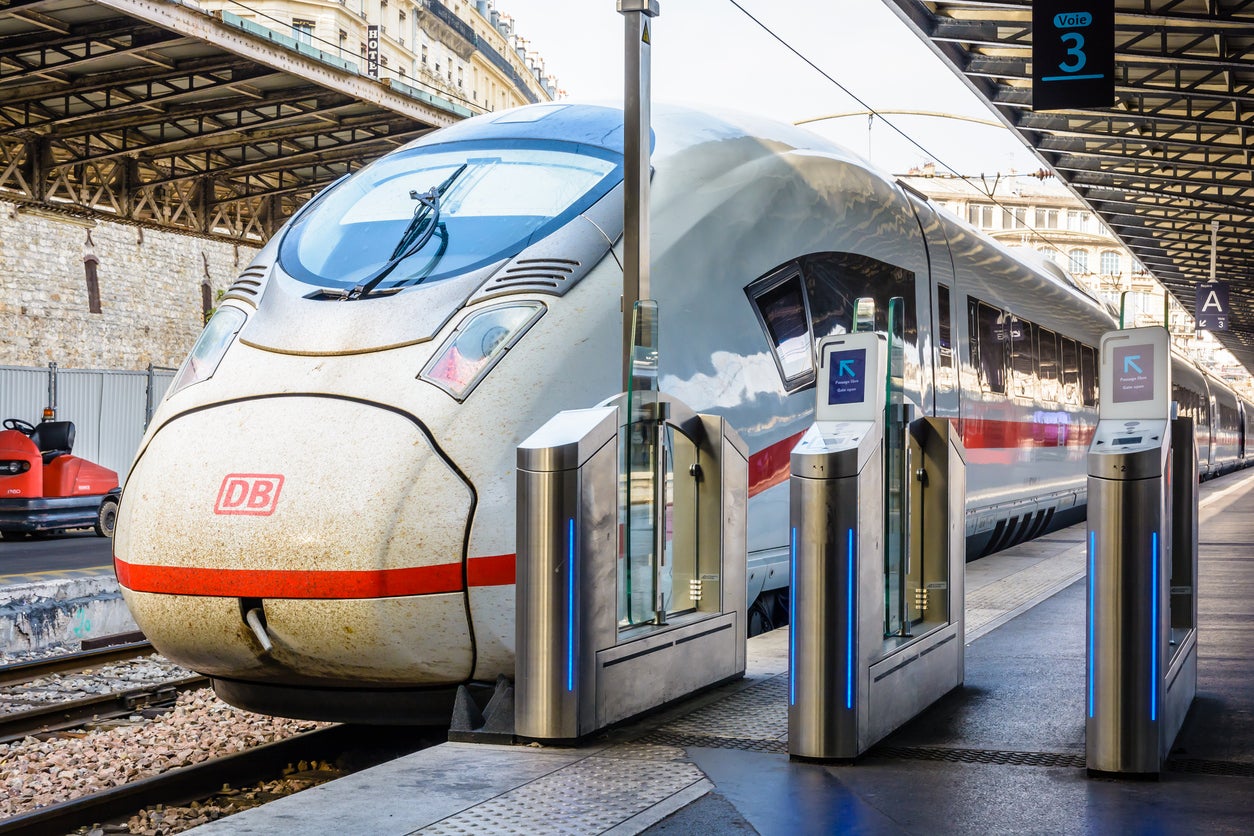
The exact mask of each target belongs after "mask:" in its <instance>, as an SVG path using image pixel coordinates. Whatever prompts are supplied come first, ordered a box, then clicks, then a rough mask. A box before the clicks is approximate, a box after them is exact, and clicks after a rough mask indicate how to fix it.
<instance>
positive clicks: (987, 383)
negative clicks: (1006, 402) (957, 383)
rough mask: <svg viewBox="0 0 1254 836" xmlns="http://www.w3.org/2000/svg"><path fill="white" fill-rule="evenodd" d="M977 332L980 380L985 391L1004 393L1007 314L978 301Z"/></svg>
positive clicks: (1008, 335) (1008, 334)
mask: <svg viewBox="0 0 1254 836" xmlns="http://www.w3.org/2000/svg"><path fill="white" fill-rule="evenodd" d="M978 317H979V323H978V327H977V329H976V332H977V333H978V334H979V343H980V356H979V361H980V363H979V369H980V382H981V384H982V385H983V387H984V390H985V391H986V392H993V393H995V394H998V395H1004V394H1006V351H1007V348H1008V347H1009V346H1008V343H1009V337H1010V333H1009V329H1008V328H1007V327H1006V320H1007V318H1008V317H1007V315H1006V314H1005V313H1003V312H1002V311H1000V310H998V309H997V308H994V307H991V306H989V305H986V304H984V303H983V302H981V303H980V306H979V312H978Z"/></svg>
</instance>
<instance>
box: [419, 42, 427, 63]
mask: <svg viewBox="0 0 1254 836" xmlns="http://www.w3.org/2000/svg"><path fill="white" fill-rule="evenodd" d="M419 57H420V59H421V61H422V63H424V64H425V63H427V45H426V44H423V45H422V52H421V53H420V54H419Z"/></svg>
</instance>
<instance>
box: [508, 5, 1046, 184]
mask: <svg viewBox="0 0 1254 836" xmlns="http://www.w3.org/2000/svg"><path fill="white" fill-rule="evenodd" d="M495 1H496V7H497V8H498V9H499V10H500V11H501V12H502V13H504V14H509V15H512V16H513V17H514V20H515V26H516V30H517V32H518V34H520V35H521V36H522V37H524V38H526V39H528V40H529V42H530V43H529V44H528V47H529V49H533V50H535V51H537V52H539V54H540V56H541V57H542V58H543V59H544V61H545V69H546V71H547V72H549V73H552V74H553V75H555V76H556V77H557V80H558V83H559V86H560V87H562V88H563V89H565V90H566V91H567V93H568V95H569V97H570V98H574V99H600V100H613V101H617V102H621V101H622V98H623V49H624V45H623V41H624V40H625V35H624V29H625V19H624V18H623V16H622V15H621V14H619V13H618V11H617V6H616V3H615V0H495ZM737 3H738V4H739V5H740V6H742V7H743V8H744V10H745V11H747V12H748V13H749V14H751V15H753V17H756V18H757V19H758V20H759V21H761V23H763V24H765V26H766V27H767V28H769V29H770V30H771V31H772V32H774V33H775V35H778V36H779V38H780V39H782V40H783V41H784V42H786V43H787V44H788V45H790V46H792V47H793V48H794V49H796V50H797V52H800V53H801V55H803V56H804V57H805V58H806V59H809V61H810V62H812V63H813V64H815V65H817V66H818V67H819V68H820V69H821V70H822V71H823V72H825V73H826V74H827V75H829V76H831V77H832V78H834V79H835V80H836V81H838V82H840V84H841V85H843V86H844V87H845V88H847V89H848V90H849V92H850V93H852V94H853V95H854V96H856V97H857V99H860V100H861V102H862V103H861V104H860V103H859V102H858V101H857V100H856V99H854V98H851V97H850V95H848V94H847V93H845V92H843V91H842V90H841V89H840V87H838V86H837V85H836V84H834V83H833V82H832V81H830V80H828V79H827V78H825V77H824V76H823V75H822V74H821V73H820V72H819V71H818V70H816V69H814V68H813V67H811V66H809V65H808V64H807V63H806V62H805V61H804V60H803V59H802V58H799V57H797V55H795V54H793V53H792V52H790V51H789V50H788V49H787V47H785V46H783V45H782V44H781V43H780V42H779V41H778V40H776V39H775V37H773V36H772V35H771V34H770V33H768V32H767V31H766V29H764V28H762V27H761V26H759V25H758V24H757V23H754V22H753V20H751V19H750V17H749V16H748V15H746V14H745V12H744V11H741V9H740V8H737V5H736V4H737ZM659 7H660V14H659V16H658V17H656V18H654V19H653V21H652V32H651V34H652V78H653V81H652V88H653V100H654V101H668V102H679V103H691V104H706V105H713V106H716V107H720V108H732V109H735V110H741V111H746V112H750V113H755V114H758V115H762V116H769V117H772V118H775V119H779V120H780V121H786V122H797V121H800V120H804V119H813V118H815V117H820V116H828V115H831V114H849V113H855V112H859V111H865V110H866V109H867V106H869V107H870V108H871V109H874V110H877V111H880V112H884V111H891V110H910V111H932V112H942V113H947V114H953V115H958V116H965V117H970V118H976V119H983V120H988V121H994V122H996V121H997V117H996V115H995V114H993V113H991V112H990V111H989V109H988V108H987V107H986V106H984V105H983V104H982V103H981V102H980V100H979V99H978V98H977V97H976V96H975V94H974V93H972V92H971V91H970V90H969V89H968V88H967V87H966V85H965V84H964V83H963V81H962V80H961V79H959V78H958V76H957V75H955V74H954V73H953V72H952V71H951V70H950V69H949V68H948V67H947V66H945V65H944V64H943V63H942V62H941V60H940V59H939V58H937V57H936V56H935V55H934V54H933V53H932V52H931V49H930V48H929V47H928V45H927V44H925V43H924V42H923V40H922V39H921V38H919V37H918V36H916V35H915V34H914V33H913V32H912V31H911V30H910V29H909V28H907V26H906V24H905V23H903V22H902V21H901V20H900V19H898V18H897V16H896V15H895V14H894V12H893V11H892V10H891V9H889V8H888V6H887V5H885V3H884V2H883V0H735V2H733V0H659ZM886 118H887V119H888V120H889V121H891V122H892V123H894V124H895V125H897V126H898V127H900V128H902V129H903V130H904V131H905V132H906V133H907V134H908V135H909V136H910V137H911V138H912V139H914V140H915V142H917V143H918V144H919V145H921V146H923V148H924V149H926V150H920V149H919V148H917V147H915V146H914V145H911V144H910V143H909V142H907V141H906V140H904V139H902V138H900V136H899V135H898V134H897V133H896V132H895V131H893V130H892V128H890V127H888V126H887V125H885V124H884V123H883V122H882V121H880V120H879V119H876V120H874V121H871V120H869V119H868V117H867V116H865V115H856V116H844V117H842V118H836V119H826V120H824V121H821V122H816V123H813V124H810V125H808V127H809V128H810V129H811V130H814V131H815V132H816V133H821V134H823V135H824V136H827V137H829V138H831V139H833V140H835V141H837V142H839V143H840V144H842V145H844V146H845V147H847V148H849V149H850V150H852V151H854V152H855V153H857V154H859V155H860V156H862V157H863V158H864V159H867V160H869V161H870V162H871V164H872V165H874V166H875V167H877V168H879V169H881V170H883V171H885V172H887V173H890V174H901V173H904V172H905V171H907V170H908V169H909V168H910V167H912V166H916V165H920V164H922V163H924V162H927V161H929V160H932V161H936V162H939V163H941V164H942V165H941V170H945V167H946V166H948V167H949V168H952V169H953V170H955V171H957V172H958V173H960V174H963V175H979V174H994V173H997V172H1001V173H1009V172H1010V171H1011V170H1017V171H1019V172H1026V171H1035V170H1036V169H1038V168H1040V167H1041V164H1040V162H1039V161H1038V160H1037V159H1036V157H1035V156H1033V155H1032V153H1031V152H1030V151H1028V150H1026V149H1025V148H1024V147H1023V145H1022V143H1021V142H1020V141H1019V140H1018V139H1017V138H1015V137H1014V135H1013V134H1012V133H1011V132H1010V131H1009V130H1007V129H1005V128H998V127H988V126H985V125H980V124H974V123H971V122H964V121H958V120H954V119H946V118H934V117H926V116H898V115H887V116H886Z"/></svg>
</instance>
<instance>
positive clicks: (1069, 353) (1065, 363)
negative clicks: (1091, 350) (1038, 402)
mask: <svg viewBox="0 0 1254 836" xmlns="http://www.w3.org/2000/svg"><path fill="white" fill-rule="evenodd" d="M1062 399H1063V400H1064V401H1066V402H1067V403H1073V404H1078V403H1079V402H1080V351H1079V349H1078V348H1077V347H1076V343H1075V340H1073V339H1071V338H1070V337H1063V338H1062Z"/></svg>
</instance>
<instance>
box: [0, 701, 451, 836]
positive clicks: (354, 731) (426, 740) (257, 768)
mask: <svg viewBox="0 0 1254 836" xmlns="http://www.w3.org/2000/svg"><path fill="white" fill-rule="evenodd" d="M436 732H439V734H438V735H437V734H436ZM442 734H443V730H442V729H441V730H414V729H404V730H398V729H392V728H387V727H361V726H346V725H335V726H328V727H327V728H324V729H317V730H315V731H309V732H305V733H303V734H299V735H296V736H293V737H289V738H286V739H284V740H280V741H276V742H274V743H268V744H266V745H264V746H258V747H255V748H252V749H247V750H245V751H242V752H236V753H233V754H230V755H226V756H222V757H218V758H213V759H212V760H208V761H204V762H202V763H198V764H195V765H192V766H185V767H180V768H177V769H171V770H168V771H166V772H163V773H161V774H159V775H154V776H152V777H148V778H143V779H141V780H138V781H132V782H130V783H127V784H123V785H121V786H117V787H113V788H110V789H107V790H103V791H101V792H96V793H92V794H91V795H86V796H83V797H81V798H75V799H72V800H70V801H64V802H61V803H59V804H54V805H51V806H49V807H44V808H41V809H38V810H33V811H30V812H28V813H22V814H19V815H15V816H11V817H9V818H6V819H0V836H3V834H9V833H21V834H33V835H37V834H45V833H46V834H56V835H57V836H62V834H65V833H69V832H71V831H73V830H75V829H76V828H79V827H84V826H90V825H93V824H99V823H103V822H108V821H110V820H116V819H120V818H125V817H127V816H130V815H133V814H135V813H136V812H137V811H139V810H142V809H144V808H149V807H154V806H157V805H163V806H165V807H171V806H175V805H179V804H186V803H189V802H191V801H195V800H201V799H205V798H209V797H211V796H213V795H214V794H216V793H218V792H219V791H220V790H221V789H222V788H223V786H224V785H230V786H231V787H235V788H239V787H243V786H247V785H249V784H255V783H258V782H261V781H265V780H269V779H274V778H278V777H281V775H282V773H283V771H284V769H285V768H286V767H288V766H289V765H291V764H295V763H298V762H300V761H323V762H331V763H335V762H341V763H348V764H350V765H349V768H347V769H345V770H343V771H342V772H340V773H333V775H332V777H334V776H335V775H336V774H343V772H349V771H355V770H356V769H361V768H365V767H368V766H373V765H375V764H376V763H381V762H382V761H384V760H387V759H388V758H391V757H397V756H399V755H402V754H406V753H407V752H410V751H417V750H418V749H421V748H425V747H426V746H429V745H434V744H435V743H437V742H440V740H441V739H442Z"/></svg>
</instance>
